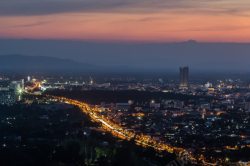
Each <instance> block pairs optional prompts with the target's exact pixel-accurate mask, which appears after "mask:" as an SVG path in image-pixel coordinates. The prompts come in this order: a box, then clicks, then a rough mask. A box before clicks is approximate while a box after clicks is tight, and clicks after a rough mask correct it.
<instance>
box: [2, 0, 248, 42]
mask: <svg viewBox="0 0 250 166" xmlns="http://www.w3.org/2000/svg"><path fill="white" fill-rule="evenodd" d="M0 38H31V39H73V40H75V39H77V40H78V39H80V40H97V41H145V42H147V41H150V42H152V41H157V42H162V41H164V42H165V41H167V42H168V41H170V42H172V41H185V40H189V39H194V40H198V41H205V42H206V41H209V42H250V1H249V0H1V1H0Z"/></svg>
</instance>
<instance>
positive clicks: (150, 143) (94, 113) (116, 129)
mask: <svg viewBox="0 0 250 166" xmlns="http://www.w3.org/2000/svg"><path fill="white" fill-rule="evenodd" d="M47 97H49V98H53V99H56V100H58V101H60V102H62V103H67V104H71V105H74V106H77V107H79V108H80V109H81V111H82V112H83V113H85V114H87V115H89V116H90V118H91V120H93V121H95V122H98V123H100V124H102V128H103V129H104V130H106V131H108V132H110V133H111V134H112V135H113V136H115V137H118V138H120V139H123V140H128V141H129V140H134V141H135V143H136V144H137V145H140V146H142V147H151V148H154V149H155V150H157V151H166V152H168V153H175V154H176V155H177V156H178V158H179V159H180V160H183V161H188V162H190V163H191V164H197V163H199V165H205V166H206V165H217V163H209V162H207V161H206V160H205V158H204V157H198V158H196V157H194V156H193V155H192V153H191V152H188V151H187V150H185V149H183V148H179V147H174V146H171V145H168V144H166V143H163V142H160V141H156V140H155V139H153V138H152V137H151V136H150V135H145V134H136V133H135V132H133V131H130V130H129V129H126V128H124V127H122V126H120V125H118V124H115V123H114V122H112V121H110V120H108V119H107V118H105V117H103V116H101V115H98V109H97V108H96V107H91V106H90V105H89V104H87V103H84V102H80V101H77V100H72V99H68V98H65V97H57V96H49V95H47Z"/></svg>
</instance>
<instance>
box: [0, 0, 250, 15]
mask: <svg viewBox="0 0 250 166" xmlns="http://www.w3.org/2000/svg"><path fill="white" fill-rule="evenodd" d="M243 2H244V3H243ZM249 4H250V3H249V2H245V1H243V0H239V1H237V5H235V3H232V1H231V0H199V1H197V0H1V1H0V15H2V16H3V15H6V16H9V15H47V14H56V13H65V12H126V13H130V12H159V11H165V10H170V11H177V12H184V13H185V12H191V11H192V12H197V11H198V12H207V13H210V14H215V13H227V14H242V12H244V11H249V7H247V6H248V5H249Z"/></svg>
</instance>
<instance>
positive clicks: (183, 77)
mask: <svg viewBox="0 0 250 166" xmlns="http://www.w3.org/2000/svg"><path fill="white" fill-rule="evenodd" d="M188 77H189V68H188V67H187V66H186V67H180V88H181V89H187V88H188V80H189V78H188Z"/></svg>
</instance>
